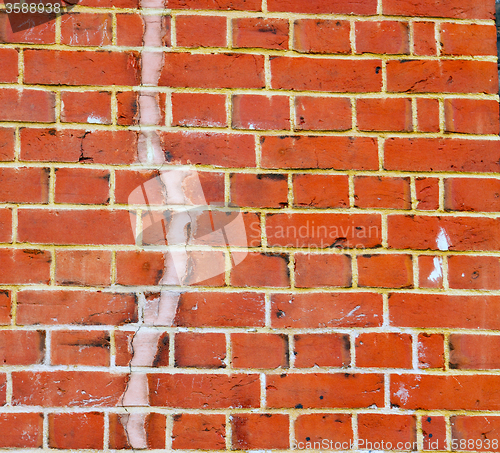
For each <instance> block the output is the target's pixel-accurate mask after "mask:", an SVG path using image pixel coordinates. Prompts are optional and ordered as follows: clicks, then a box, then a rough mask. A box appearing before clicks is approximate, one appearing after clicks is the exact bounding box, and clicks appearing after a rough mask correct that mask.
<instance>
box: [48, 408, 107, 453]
mask: <svg viewBox="0 0 500 453" xmlns="http://www.w3.org/2000/svg"><path fill="white" fill-rule="evenodd" d="M103 446H104V414H102V413H99V412H86V413H84V414H71V413H69V414H49V447H50V448H59V449H70V448H71V449H77V448H78V449H79V448H81V449H84V448H89V449H90V448H94V449H102V448H103Z"/></svg>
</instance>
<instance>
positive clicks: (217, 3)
mask: <svg viewBox="0 0 500 453" xmlns="http://www.w3.org/2000/svg"><path fill="white" fill-rule="evenodd" d="M260 7H261V2H260V0H166V3H165V8H171V9H214V10H236V11H260Z"/></svg>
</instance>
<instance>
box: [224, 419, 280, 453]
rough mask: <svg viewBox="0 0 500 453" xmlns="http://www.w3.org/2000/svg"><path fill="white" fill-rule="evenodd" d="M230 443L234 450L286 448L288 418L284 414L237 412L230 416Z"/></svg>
mask: <svg viewBox="0 0 500 453" xmlns="http://www.w3.org/2000/svg"><path fill="white" fill-rule="evenodd" d="M231 427H232V444H233V448H235V449H236V450H247V449H250V450H253V449H257V448H266V449H268V448H272V449H280V450H281V449H287V448H288V447H289V446H290V440H289V433H288V431H289V420H288V415H284V414H237V415H232V416H231Z"/></svg>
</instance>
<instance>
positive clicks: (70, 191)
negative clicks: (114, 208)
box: [55, 168, 110, 204]
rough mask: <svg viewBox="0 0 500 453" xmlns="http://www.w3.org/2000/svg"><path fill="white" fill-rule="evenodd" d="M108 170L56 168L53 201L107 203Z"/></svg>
mask: <svg viewBox="0 0 500 453" xmlns="http://www.w3.org/2000/svg"><path fill="white" fill-rule="evenodd" d="M109 177H110V175H109V171H108V170H100V169H93V168H92V169H90V168H89V169H87V168H56V184H55V202H56V203H75V204H77V203H78V204H108V203H109Z"/></svg>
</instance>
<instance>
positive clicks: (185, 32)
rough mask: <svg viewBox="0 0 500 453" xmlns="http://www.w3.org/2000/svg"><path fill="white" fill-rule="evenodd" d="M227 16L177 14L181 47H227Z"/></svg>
mask: <svg viewBox="0 0 500 453" xmlns="http://www.w3.org/2000/svg"><path fill="white" fill-rule="evenodd" d="M226 23H227V21H226V18H225V17H223V16H177V18H176V21H175V30H176V39H177V45H178V46H179V47H225V46H226Z"/></svg>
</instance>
